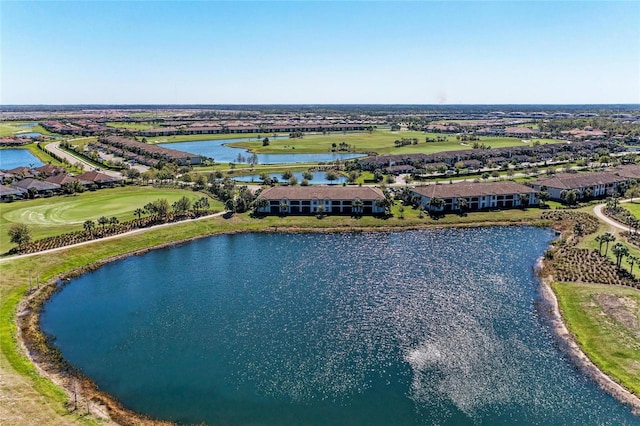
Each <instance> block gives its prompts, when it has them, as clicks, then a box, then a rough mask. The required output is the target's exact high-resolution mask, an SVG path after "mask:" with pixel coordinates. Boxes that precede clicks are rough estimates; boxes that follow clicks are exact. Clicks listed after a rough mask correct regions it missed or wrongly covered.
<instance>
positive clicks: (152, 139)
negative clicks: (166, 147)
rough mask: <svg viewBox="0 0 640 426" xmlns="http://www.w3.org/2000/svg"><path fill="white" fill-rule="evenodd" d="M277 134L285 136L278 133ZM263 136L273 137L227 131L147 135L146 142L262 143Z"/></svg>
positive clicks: (271, 135)
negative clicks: (221, 132)
mask: <svg viewBox="0 0 640 426" xmlns="http://www.w3.org/2000/svg"><path fill="white" fill-rule="evenodd" d="M277 136H285V135H284V134H279V135H277ZM265 137H269V138H271V137H273V134H272V133H264V134H260V135H259V134H257V133H251V134H248V133H228V134H216V135H174V136H154V137H148V138H146V139H147V142H150V143H172V142H192V141H217V140H220V139H246V140H247V141H249V140H253V141H254V142H256V143H260V145H262V139H264V138H265Z"/></svg>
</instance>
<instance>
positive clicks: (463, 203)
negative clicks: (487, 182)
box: [456, 198, 469, 215]
mask: <svg viewBox="0 0 640 426" xmlns="http://www.w3.org/2000/svg"><path fill="white" fill-rule="evenodd" d="M456 204H457V205H458V210H460V214H461V215H462V213H464V211H465V210H466V209H467V207H469V202H468V201H467V199H466V198H458V199H457V200H456Z"/></svg>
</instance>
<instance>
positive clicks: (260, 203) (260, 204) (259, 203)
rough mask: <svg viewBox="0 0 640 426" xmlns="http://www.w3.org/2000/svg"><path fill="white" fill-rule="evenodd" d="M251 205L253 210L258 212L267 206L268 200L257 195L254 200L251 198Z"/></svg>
mask: <svg viewBox="0 0 640 426" xmlns="http://www.w3.org/2000/svg"><path fill="white" fill-rule="evenodd" d="M251 205H252V207H253V212H254V213H259V211H260V210H263V209H266V208H267V207H269V200H267V199H266V198H260V197H258V198H256V199H255V200H253V203H252V204H251Z"/></svg>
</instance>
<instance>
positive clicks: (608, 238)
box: [602, 232, 616, 256]
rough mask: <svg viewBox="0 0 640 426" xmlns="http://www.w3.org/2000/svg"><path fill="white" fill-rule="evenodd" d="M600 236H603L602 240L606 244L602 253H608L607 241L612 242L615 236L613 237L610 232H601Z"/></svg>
mask: <svg viewBox="0 0 640 426" xmlns="http://www.w3.org/2000/svg"><path fill="white" fill-rule="evenodd" d="M602 238H604V242H605V243H606V244H607V245H606V249H605V251H604V255H605V256H606V255H607V254H608V253H609V243H612V242H614V241H615V240H616V237H614V236H613V234H612V233H611V232H605V233H604V234H602Z"/></svg>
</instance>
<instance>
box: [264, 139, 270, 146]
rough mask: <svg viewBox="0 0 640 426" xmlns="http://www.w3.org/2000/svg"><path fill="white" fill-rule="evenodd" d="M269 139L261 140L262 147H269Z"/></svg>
mask: <svg viewBox="0 0 640 426" xmlns="http://www.w3.org/2000/svg"><path fill="white" fill-rule="evenodd" d="M269 143H270V142H269V138H264V139H262V146H269Z"/></svg>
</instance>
